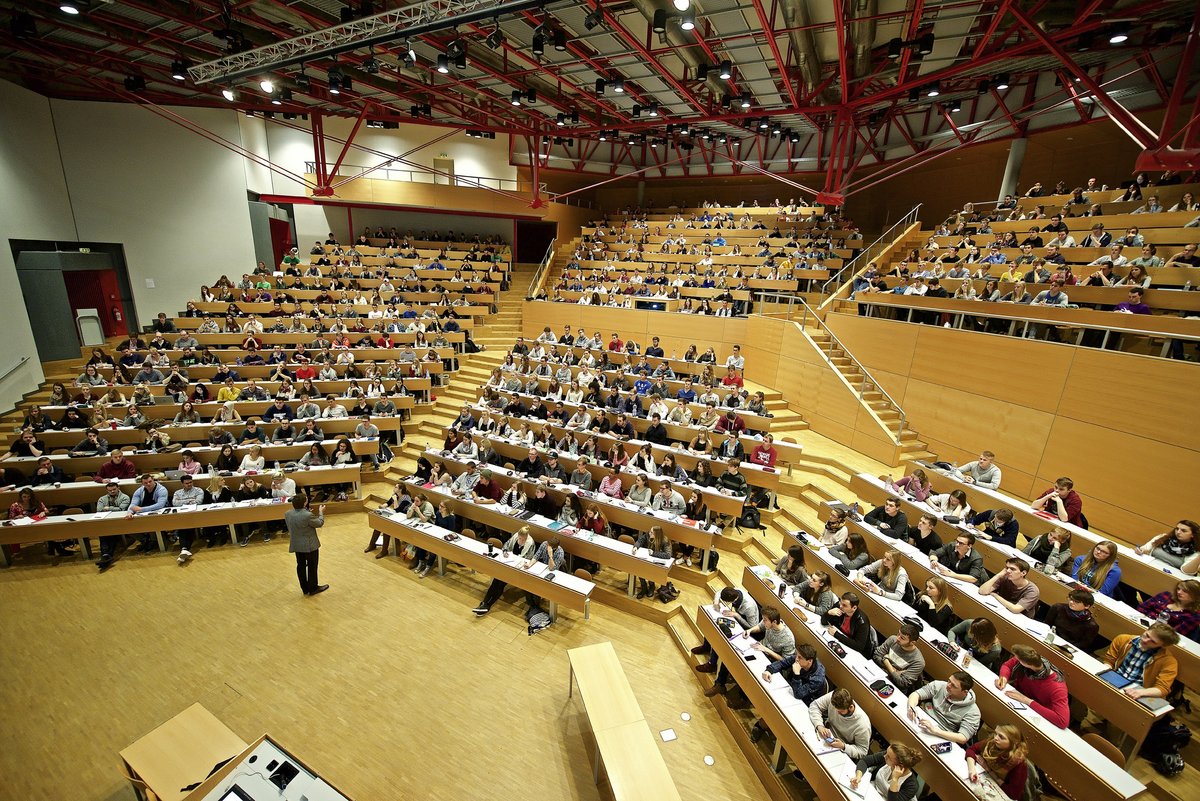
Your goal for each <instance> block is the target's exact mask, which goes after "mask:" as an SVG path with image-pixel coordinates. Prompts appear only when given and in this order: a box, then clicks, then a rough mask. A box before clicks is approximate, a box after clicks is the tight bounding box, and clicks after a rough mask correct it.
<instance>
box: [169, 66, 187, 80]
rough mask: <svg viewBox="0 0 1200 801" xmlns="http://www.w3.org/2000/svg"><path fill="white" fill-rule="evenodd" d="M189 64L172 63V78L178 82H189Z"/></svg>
mask: <svg viewBox="0 0 1200 801" xmlns="http://www.w3.org/2000/svg"><path fill="white" fill-rule="evenodd" d="M187 70H188V63H187V62H186V61H172V62H171V77H172V78H174V79H175V80H177V81H186V80H187Z"/></svg>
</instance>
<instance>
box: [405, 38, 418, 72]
mask: <svg viewBox="0 0 1200 801" xmlns="http://www.w3.org/2000/svg"><path fill="white" fill-rule="evenodd" d="M404 59H405V61H407V62H408V63H409V64H412V65H413V66H414V67H415V66H416V65H417V51H416V50H413V47H412V43H411V42H409V41H408V40H407V39H406V40H404Z"/></svg>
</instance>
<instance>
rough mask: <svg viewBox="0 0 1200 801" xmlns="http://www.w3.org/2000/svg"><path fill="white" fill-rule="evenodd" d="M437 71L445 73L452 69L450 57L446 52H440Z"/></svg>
mask: <svg viewBox="0 0 1200 801" xmlns="http://www.w3.org/2000/svg"><path fill="white" fill-rule="evenodd" d="M437 71H438V72H440V73H442V74H443V75H445V74H446V73H448V72H449V71H450V59H448V58H446V54H445V53H439V54H438V57H437Z"/></svg>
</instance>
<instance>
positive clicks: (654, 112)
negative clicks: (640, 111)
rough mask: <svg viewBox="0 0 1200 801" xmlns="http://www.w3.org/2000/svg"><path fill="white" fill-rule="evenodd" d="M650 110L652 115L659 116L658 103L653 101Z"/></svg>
mask: <svg viewBox="0 0 1200 801" xmlns="http://www.w3.org/2000/svg"><path fill="white" fill-rule="evenodd" d="M648 111H649V112H650V116H651V117H657V116H658V103H651V104H650V108H649V109H648Z"/></svg>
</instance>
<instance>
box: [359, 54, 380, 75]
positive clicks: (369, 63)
mask: <svg viewBox="0 0 1200 801" xmlns="http://www.w3.org/2000/svg"><path fill="white" fill-rule="evenodd" d="M362 68H363V72H365V73H367V74H368V75H378V74H379V59H377V58H375V48H373V47H372V48H371V49H370V52H369V53H368V54H367V58H366V60H365V61H364V62H363V63H362Z"/></svg>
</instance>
